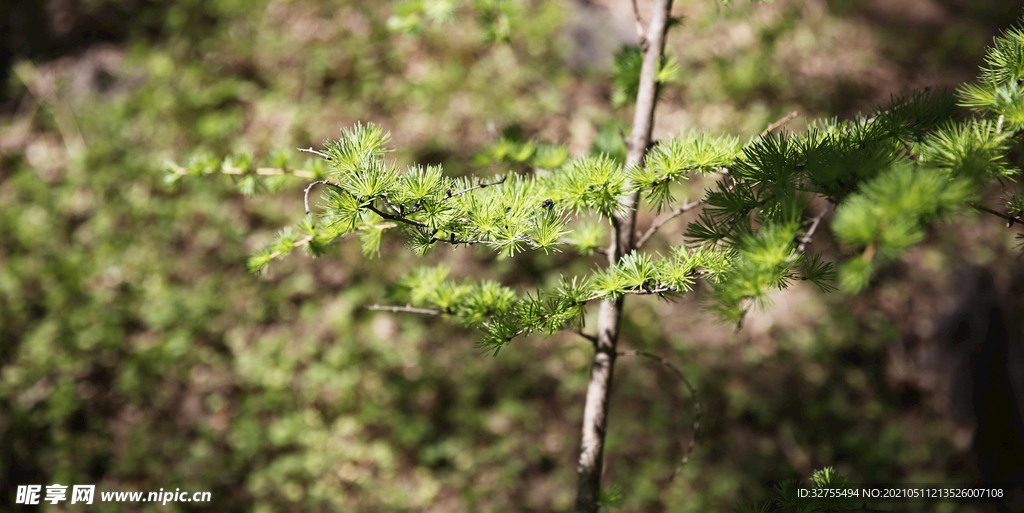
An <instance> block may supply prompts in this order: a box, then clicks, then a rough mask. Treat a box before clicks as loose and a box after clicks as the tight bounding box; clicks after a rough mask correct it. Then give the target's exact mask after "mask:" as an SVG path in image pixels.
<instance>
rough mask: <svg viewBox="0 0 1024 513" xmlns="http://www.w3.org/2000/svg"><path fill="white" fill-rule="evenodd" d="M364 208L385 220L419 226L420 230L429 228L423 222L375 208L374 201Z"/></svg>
mask: <svg viewBox="0 0 1024 513" xmlns="http://www.w3.org/2000/svg"><path fill="white" fill-rule="evenodd" d="M363 206H364V207H366V208H367V209H369V210H370V211H371V212H373V213H374V214H377V215H379V216H381V217H383V218H384V219H387V220H390V221H398V222H400V223H405V224H411V225H413V226H419V227H420V228H426V227H427V223H424V222H423V221H417V220H415V219H409V218H408V217H405V216H396V215H393V214H389V213H387V212H384V211H381V210H379V209H377V207H375V206H373V201H372V200H371V201H370V202H368V203H367V204H365V205H363ZM408 214H409V213H408V212H406V215H408Z"/></svg>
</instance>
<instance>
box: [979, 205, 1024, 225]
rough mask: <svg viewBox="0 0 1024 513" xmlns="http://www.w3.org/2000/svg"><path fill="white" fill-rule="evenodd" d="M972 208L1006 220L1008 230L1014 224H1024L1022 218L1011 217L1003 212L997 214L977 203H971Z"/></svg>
mask: <svg viewBox="0 0 1024 513" xmlns="http://www.w3.org/2000/svg"><path fill="white" fill-rule="evenodd" d="M971 207H973V208H974V209H975V210H979V211H981V212H985V213H988V214H992V215H994V216H996V217H999V218H1001V219H1005V220H1006V227H1007V228H1009V227H1011V226H1013V223H1021V222H1024V220H1022V219H1021V217H1020V216H1016V217H1014V216H1011V215H1009V214H1003V213H1002V212H997V211H995V210H992V209H991V208H988V207H986V206H984V205H979V204H977V203H971Z"/></svg>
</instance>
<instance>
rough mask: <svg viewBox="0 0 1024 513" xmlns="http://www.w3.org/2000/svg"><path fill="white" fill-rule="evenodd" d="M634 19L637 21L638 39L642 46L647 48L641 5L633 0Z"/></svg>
mask: <svg viewBox="0 0 1024 513" xmlns="http://www.w3.org/2000/svg"><path fill="white" fill-rule="evenodd" d="M633 19H634V21H635V22H636V40H637V43H638V44H639V45H640V48H642V49H644V50H646V48H645V47H646V46H647V38H646V37H645V36H644V22H643V20H642V19H640V6H639V5H637V4H636V0H633Z"/></svg>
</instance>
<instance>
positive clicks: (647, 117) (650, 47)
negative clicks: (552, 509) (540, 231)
mask: <svg viewBox="0 0 1024 513" xmlns="http://www.w3.org/2000/svg"><path fill="white" fill-rule="evenodd" d="M671 11H672V0H654V2H653V5H652V6H651V20H650V24H649V25H648V27H647V34H646V36H645V38H644V39H645V41H646V42H647V43H648V44H647V45H645V46H644V48H643V54H644V55H643V65H642V67H641V70H640V82H639V85H638V90H637V96H636V109H635V111H634V115H633V127H632V131H631V133H630V141H629V144H627V145H626V148H627V153H626V163H625V164H626V168H627V169H628V168H629V167H630V166H634V165H637V166H642V165H643V163H644V156H645V155H646V153H647V148H648V146H650V143H651V131H652V129H653V127H654V106H655V103H656V102H657V93H658V77H657V74H658V67H659V64H660V62H661V59H662V55H663V53H664V50H665V36H666V33H667V32H668V25H669V17H670V13H671ZM639 201H640V191H639V190H637V191H634V192H633V193H631V194H629V195H627V196H623V197H622V198H620V202H621V203H622V206H623V207H624V208H623V209H622V210H620V211H616V212H614V213H613V214H612V215H611V216H610V217H611V221H612V230H613V231H612V237H611V239H612V240H611V243H610V245H609V247H608V255H607V256H608V265H609V266H614V265H615V264H616V263H618V262H619V260H620V259H621V258H622V257H623V256H624V255H626V254H628V253H629V252H630V251H632V250H633V249H634V247H635V245H634V237H635V230H636V207H637V204H638V203H639ZM622 305H623V297H622V296H620V297H618V298H616V299H614V300H613V299H606V300H604V301H602V302H601V306H600V309H599V311H598V316H597V342H596V343H595V344H594V358H593V361H592V364H591V371H590V382H589V384H588V385H587V398H586V404H585V406H584V408H583V429H582V431H583V432H582V437H581V441H580V458H579V467H578V471H577V474H578V476H579V481H578V486H577V489H576V504H575V507H574V509H575V512H576V513H597V510H598V507H599V502H598V499H599V497H600V491H601V470H602V467H603V461H604V439H605V433H606V426H607V423H608V400H609V398H610V394H611V379H612V369H613V367H614V365H615V345H616V343H617V341H618V335H619V325H620V321H621V319H622Z"/></svg>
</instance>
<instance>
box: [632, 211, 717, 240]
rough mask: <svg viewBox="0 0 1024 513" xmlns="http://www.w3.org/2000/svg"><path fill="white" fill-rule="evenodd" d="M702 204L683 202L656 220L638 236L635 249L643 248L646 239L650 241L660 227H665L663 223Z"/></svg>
mask: <svg viewBox="0 0 1024 513" xmlns="http://www.w3.org/2000/svg"><path fill="white" fill-rule="evenodd" d="M702 203H703V201H694V202H690V201H684V202H683V204H682V205H680V206H678V207H676V209H675V210H673V211H672V212H671V213H669V214H668V215H666V216H665V217H663V218H661V219H658V220H657V221H655V222H654V223H652V224H651V227H650V228H648V229H647V231H646V232H644V234H643V235H641V236H640V240H638V241H637V242H636V247H637V248H638V249H639V248H640V247H641V246H643V245H644V243H645V242H647V239H650V238H651V236H653V235H654V233H655V232H657V231H658V229H659V228H661V227H662V226H664V225H665V223H667V222H669V221H671V220H673V219H675V218H676V217H679V216H681V215H683V214H685V213H687V212H689V211H690V210H693V209H694V207H697V206H698V205H700V204H702Z"/></svg>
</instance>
